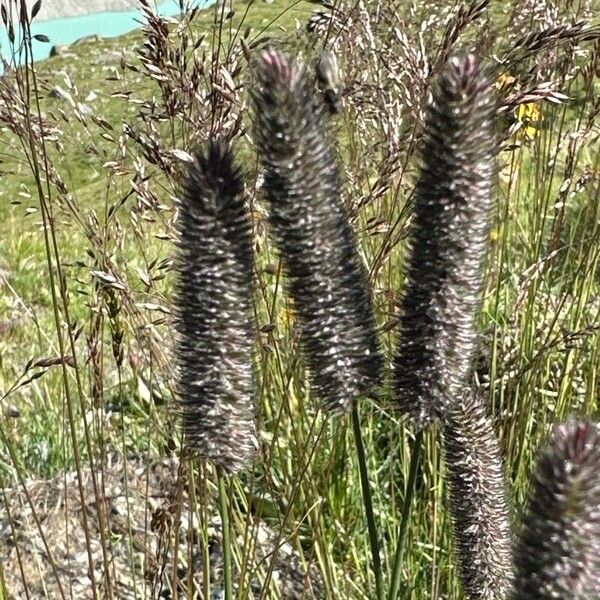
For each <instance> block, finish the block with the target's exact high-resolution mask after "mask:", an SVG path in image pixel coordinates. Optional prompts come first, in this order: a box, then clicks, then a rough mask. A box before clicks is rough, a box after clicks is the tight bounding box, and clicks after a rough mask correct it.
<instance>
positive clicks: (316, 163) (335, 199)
mask: <svg viewBox="0 0 600 600" xmlns="http://www.w3.org/2000/svg"><path fill="white" fill-rule="evenodd" d="M315 88H316V86H315V76H314V74H312V73H310V72H309V71H308V70H307V69H305V68H303V67H301V66H299V65H297V64H296V63H295V62H293V61H292V60H291V59H290V58H289V57H287V56H284V55H282V54H279V53H278V52H276V51H273V50H269V51H267V52H265V53H264V54H263V55H262V57H261V59H260V61H259V64H258V66H257V85H256V86H255V88H254V90H253V99H254V106H255V113H256V124H255V125H256V127H255V131H256V143H257V146H258V153H259V156H260V159H261V162H262V164H263V166H264V169H265V183H264V191H265V194H266V197H267V200H268V202H269V213H270V214H269V220H270V228H271V231H272V233H273V236H274V238H275V241H276V243H277V245H278V248H279V251H280V254H281V256H282V259H283V262H284V267H285V271H286V275H287V287H288V291H289V294H290V296H291V298H292V300H293V305H294V309H295V312H296V315H297V318H298V323H299V326H300V329H301V340H302V345H303V350H304V355H305V358H306V361H307V364H308V367H309V372H310V378H311V385H312V389H313V391H314V392H315V394H316V396H317V397H318V398H319V399H320V401H321V402H322V405H323V406H324V408H325V409H327V410H331V411H340V410H348V409H349V408H350V407H351V406H352V404H353V402H354V401H356V400H357V399H358V398H359V397H361V396H365V395H371V394H373V393H374V387H375V386H376V385H377V384H378V382H379V373H380V368H381V362H382V361H381V355H380V353H379V349H378V343H377V336H376V331H375V320H374V317H373V311H372V307H371V302H370V296H369V293H368V291H367V286H366V279H365V274H364V270H363V266H362V264H361V261H360V258H359V255H358V250H357V241H356V237H355V234H354V232H353V230H352V228H351V227H350V224H349V221H348V216H347V214H346V210H345V207H344V206H343V204H342V200H341V198H340V176H339V173H338V168H337V166H336V162H335V159H334V155H333V151H332V149H331V147H330V142H329V140H328V138H327V134H326V128H327V118H328V117H327V114H326V108H325V107H324V104H323V101H322V99H321V98H320V96H319V94H318V93H317V92H316V89H315Z"/></svg>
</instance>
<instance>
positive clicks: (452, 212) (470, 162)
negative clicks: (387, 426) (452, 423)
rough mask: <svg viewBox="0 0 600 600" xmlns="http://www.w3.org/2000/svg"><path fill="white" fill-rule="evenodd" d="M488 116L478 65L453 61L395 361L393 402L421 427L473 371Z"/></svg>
mask: <svg viewBox="0 0 600 600" xmlns="http://www.w3.org/2000/svg"><path fill="white" fill-rule="evenodd" d="M494 110H495V101H494V98H493V95H492V92H491V86H490V82H489V81H488V78H487V77H486V75H485V73H484V70H483V69H482V68H481V67H480V65H479V64H478V62H477V60H476V59H475V58H474V57H473V56H472V55H466V56H463V57H459V58H457V57H454V58H451V59H450V60H449V61H448V62H447V64H446V65H445V67H444V68H443V71H442V72H441V74H440V75H439V76H438V79H437V81H436V82H435V85H434V89H433V99H432V101H431V102H430V104H429V108H428V112H427V118H426V122H425V131H424V137H423V144H422V150H421V155H422V169H421V175H420V178H419V181H418V183H417V188H416V196H415V206H414V217H413V224H412V249H411V251H412V254H411V258H410V261H409V267H408V273H407V280H406V284H405V288H404V291H403V301H402V307H401V309H402V310H401V320H400V336H399V337H400V341H399V348H398V351H397V354H396V356H395V359H394V368H395V382H396V397H397V401H398V402H399V404H400V407H401V408H402V410H403V411H405V412H407V413H409V414H410V415H411V416H412V417H413V418H414V419H415V421H416V422H417V424H418V425H419V426H422V427H424V426H427V425H429V424H430V423H432V422H433V421H435V420H437V419H440V418H443V417H444V416H445V414H446V413H447V411H448V408H449V406H450V404H451V403H452V402H453V401H454V400H455V399H456V398H458V397H459V396H460V395H461V390H462V387H463V385H464V384H465V381H466V379H467V377H468V374H469V371H470V368H471V364H472V356H473V352H474V350H475V345H476V339H477V335H476V330H475V318H476V313H477V311H478V309H479V307H480V303H481V295H482V294H481V291H482V275H483V267H484V260H485V251H486V245H487V241H488V230H489V220H490V212H491V208H492V191H493V182H492V180H493V176H494V163H493V158H494V153H495V147H496V144H495V132H494V124H493V116H494Z"/></svg>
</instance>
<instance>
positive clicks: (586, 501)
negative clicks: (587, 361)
mask: <svg viewBox="0 0 600 600" xmlns="http://www.w3.org/2000/svg"><path fill="white" fill-rule="evenodd" d="M516 568H517V577H516V583H515V592H514V595H513V599H514V600H550V599H552V600H554V599H555V598H556V599H557V600H558V599H559V598H560V599H561V600H592V599H597V598H600V427H599V426H598V425H597V424H595V423H586V422H569V423H566V424H563V425H559V426H557V427H556V428H555V429H554V432H553V435H552V437H551V439H550V443H549V445H548V447H547V448H546V449H545V450H544V451H543V453H542V455H541V456H540V458H539V460H538V463H537V468H536V471H535V475H534V480H533V487H532V490H531V493H530V499H529V505H528V508H527V510H526V512H525V515H524V517H523V529H522V531H521V535H520V539H519V543H518V546H517V552H516Z"/></svg>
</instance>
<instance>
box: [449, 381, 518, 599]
mask: <svg viewBox="0 0 600 600" xmlns="http://www.w3.org/2000/svg"><path fill="white" fill-rule="evenodd" d="M444 456H445V459H446V468H447V471H448V479H449V492H450V508H451V512H452V520H453V522H454V538H455V552H456V555H457V559H458V566H459V572H460V575H461V579H462V581H463V587H464V591H465V596H466V597H467V598H468V599H469V600H497V599H502V598H508V594H509V593H510V590H511V586H512V581H513V557H512V536H511V525H510V512H509V504H508V488H507V482H506V477H505V473H504V464H503V460H502V453H501V450H500V444H499V443H498V439H497V437H496V434H495V432H494V426H493V422H492V419H491V417H490V415H489V413H488V410H487V406H486V403H485V401H484V399H483V398H482V397H481V396H480V395H478V394H477V393H474V392H472V391H471V390H469V389H467V390H465V392H464V394H463V396H462V398H461V399H460V401H459V402H457V403H456V404H455V405H454V406H453V407H452V409H451V410H450V411H449V413H448V417H447V422H446V424H445V426H444Z"/></svg>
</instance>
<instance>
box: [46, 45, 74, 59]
mask: <svg viewBox="0 0 600 600" xmlns="http://www.w3.org/2000/svg"><path fill="white" fill-rule="evenodd" d="M70 48H71V46H69V45H68V44H59V45H57V46H52V48H50V57H53V56H68V55H69V54H70V52H69V50H70Z"/></svg>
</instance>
